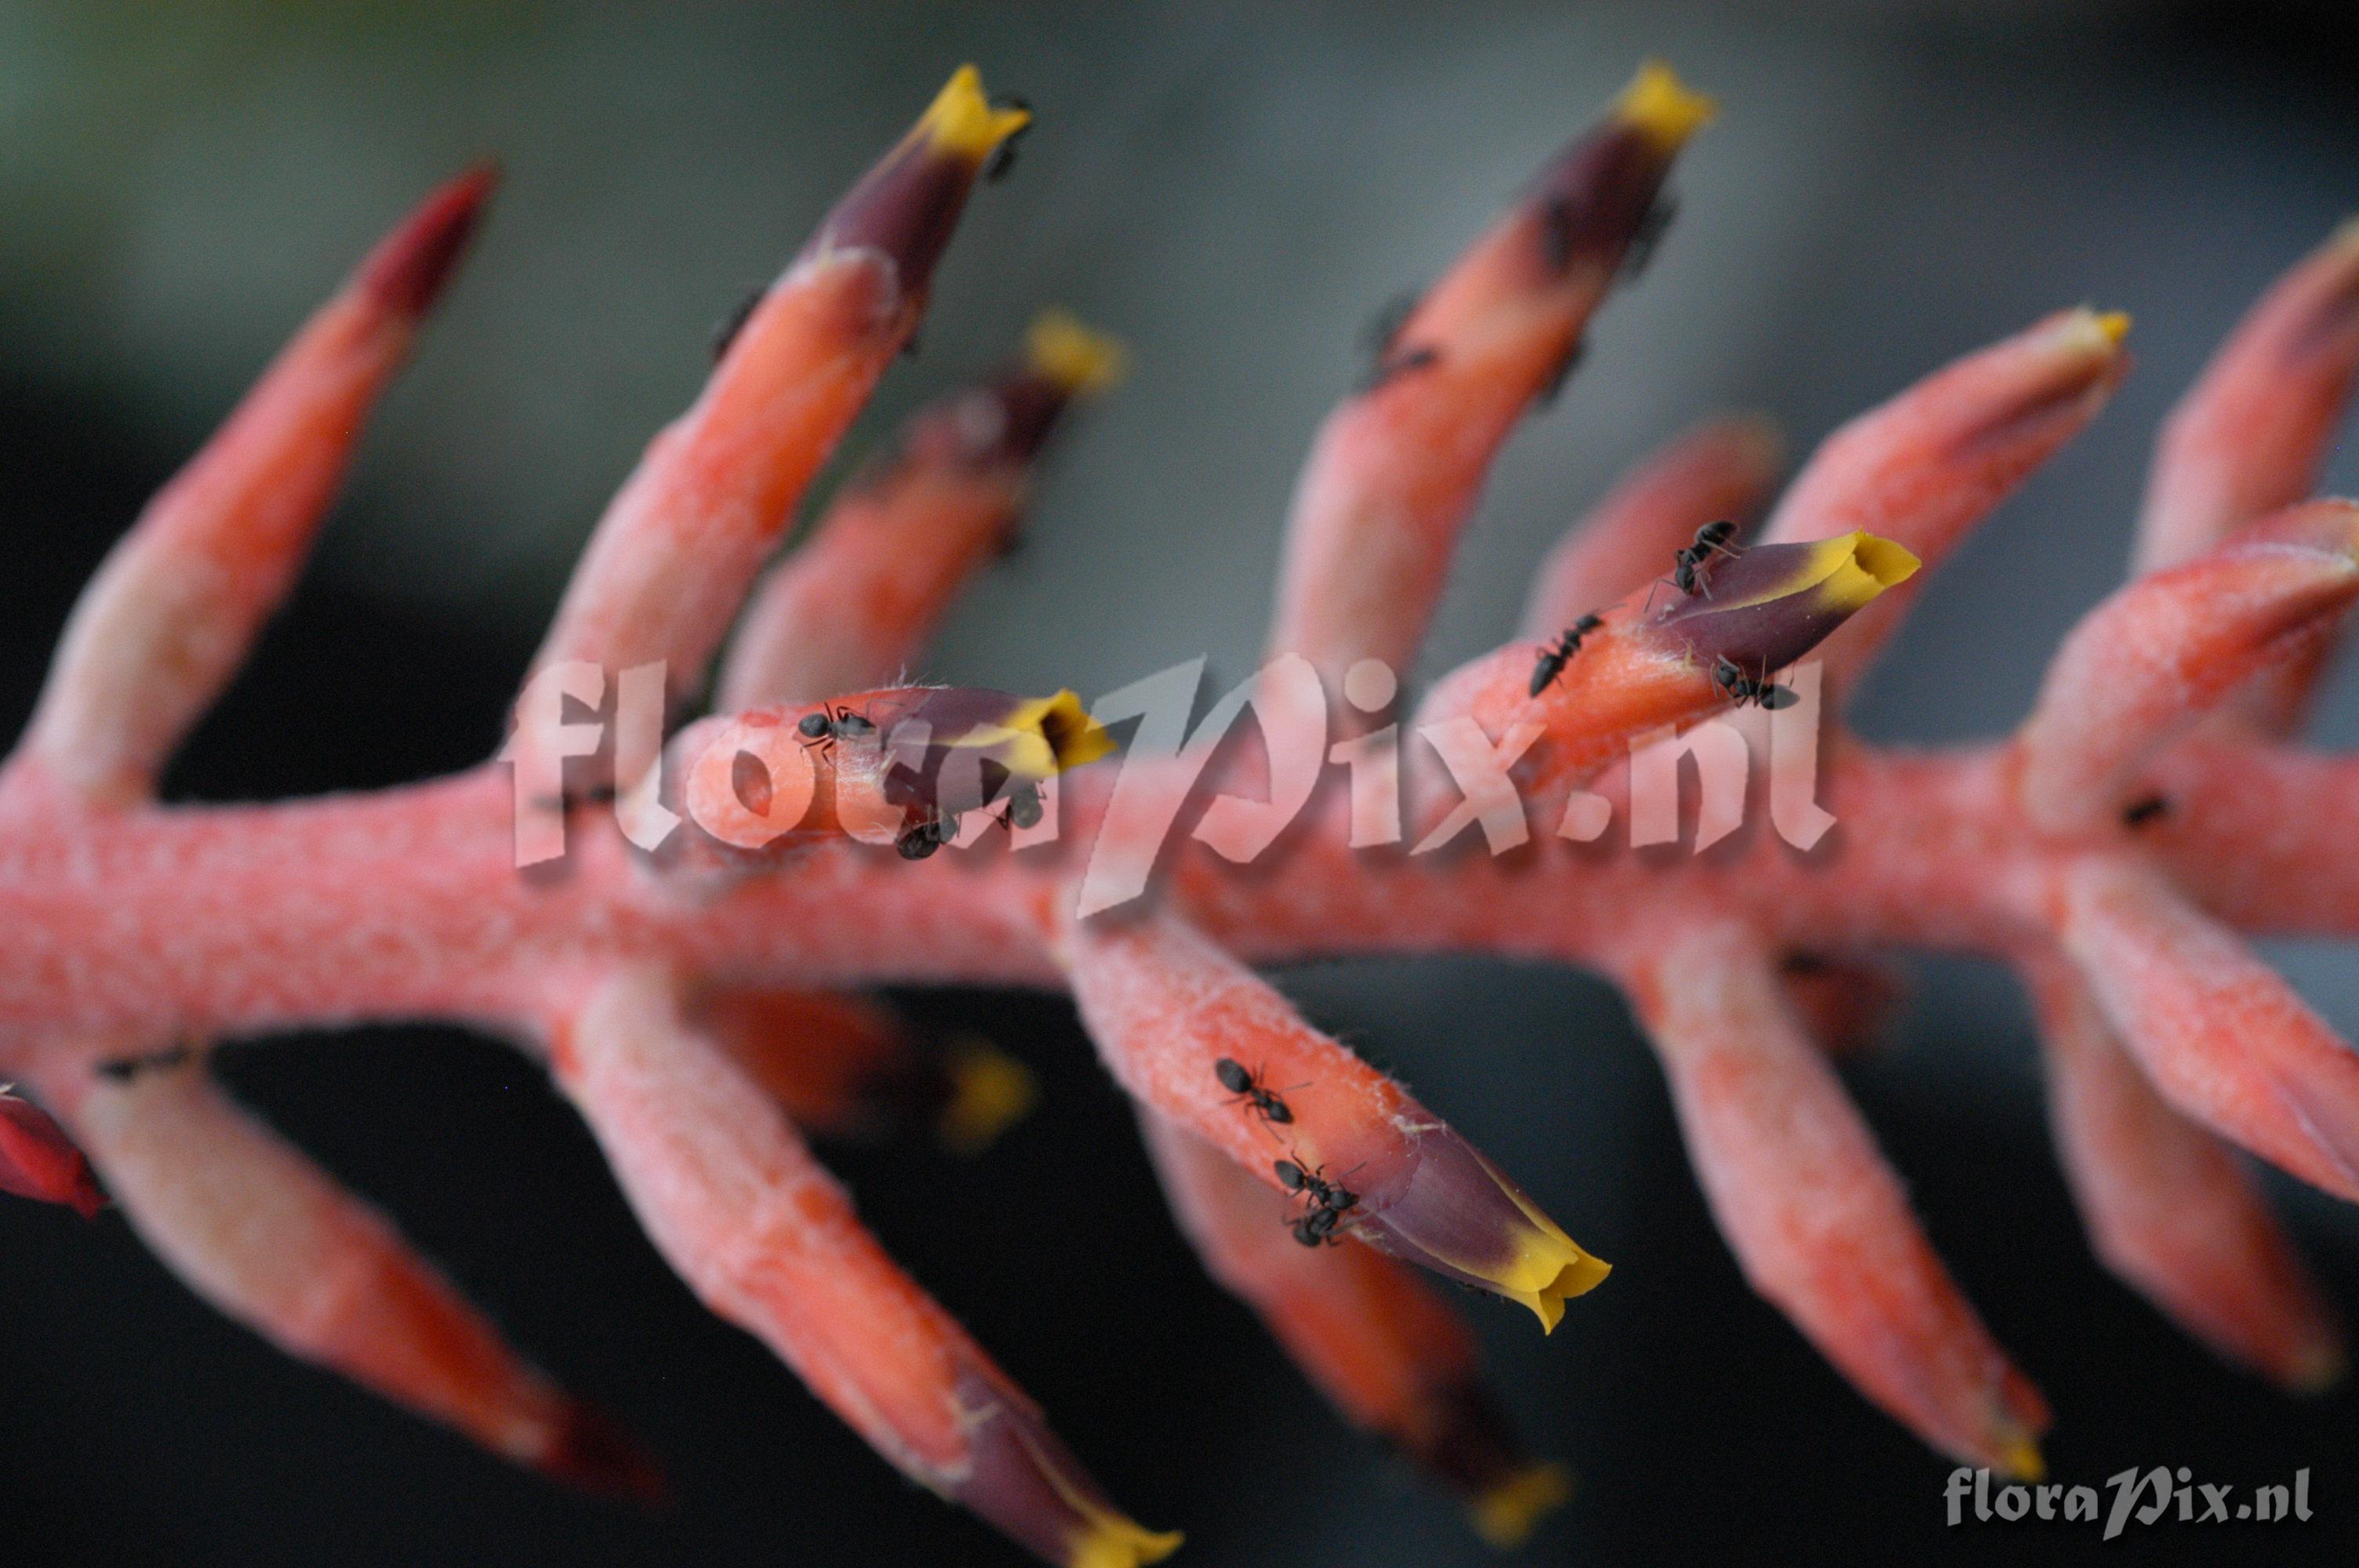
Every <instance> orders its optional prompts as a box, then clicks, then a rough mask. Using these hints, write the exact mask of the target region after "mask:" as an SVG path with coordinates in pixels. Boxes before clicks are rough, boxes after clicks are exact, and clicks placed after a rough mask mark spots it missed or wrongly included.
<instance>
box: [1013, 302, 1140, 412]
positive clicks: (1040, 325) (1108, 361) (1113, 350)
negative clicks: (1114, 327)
mask: <svg viewBox="0 0 2359 1568" xmlns="http://www.w3.org/2000/svg"><path fill="white" fill-rule="evenodd" d="M1024 357H1025V359H1026V361H1027V362H1029V363H1030V365H1031V366H1032V368H1033V369H1034V370H1036V371H1038V372H1039V373H1041V374H1042V375H1045V376H1047V377H1048V378H1049V380H1050V381H1053V382H1055V383H1056V384H1058V385H1059V386H1061V387H1063V388H1064V389H1065V395H1067V396H1069V397H1093V396H1095V395H1097V394H1099V393H1101V392H1103V391H1105V390H1106V389H1107V388H1109V387H1111V386H1113V385H1114V383H1116V382H1118V381H1120V380H1121V379H1122V373H1123V361H1124V359H1125V357H1126V356H1125V354H1124V352H1123V347H1122V343H1121V341H1120V340H1118V339H1114V338H1110V337H1108V336H1106V335H1105V334H1104V333H1103V332H1093V331H1091V330H1089V329H1088V328H1087V327H1084V326H1082V324H1081V323H1080V322H1079V321H1076V320H1075V319H1073V318H1072V317H1071V316H1070V315H1068V314H1067V313H1065V312H1064V311H1062V310H1043V311H1042V312H1041V313H1040V314H1039V316H1038V317H1037V318H1036V319H1034V320H1033V322H1032V326H1031V329H1030V330H1028V331H1027V332H1026V333H1025V334H1024Z"/></svg>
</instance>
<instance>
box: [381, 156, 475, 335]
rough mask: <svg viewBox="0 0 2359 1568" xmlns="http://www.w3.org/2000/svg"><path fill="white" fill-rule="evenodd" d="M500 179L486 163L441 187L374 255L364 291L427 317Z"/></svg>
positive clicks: (403, 310)
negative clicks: (426, 314) (428, 310)
mask: <svg viewBox="0 0 2359 1568" xmlns="http://www.w3.org/2000/svg"><path fill="white" fill-rule="evenodd" d="M499 180H500V171H499V166H498V165H496V164H495V163H492V162H490V161H489V160H485V161H484V162H482V163H478V164H475V165H473V166H472V167H470V168H468V169H467V170H466V171H465V172H464V173H462V174H460V175H457V176H455V177H454V178H451V179H448V180H445V181H444V182H443V183H442V184H440V185H439V186H437V187H436V188H435V189H434V190H433V191H432V192H431V193H430V194H429V195H428V196H427V198H426V200H423V201H421V202H419V204H418V205H417V207H415V208H414V209H412V210H411V211H410V214H409V216H408V217H407V218H405V219H403V220H402V221H401V224H400V226H399V227H398V228H397V229H395V230H394V231H393V232H392V233H390V234H387V235H386V237H385V238H384V239H383V240H381V241H379V242H378V243H377V247H376V249H375V250H374V251H371V252H370V253H369V257H368V260H367V261H365V262H364V263H362V264H361V273H360V287H362V288H363V289H364V291H366V292H367V293H368V294H370V295H372V296H374V297H375V298H376V300H377V301H378V302H379V303H380V304H382V305H384V306H385V307H386V308H387V309H390V310H396V311H398V312H400V313H401V314H403V315H405V316H421V315H424V314H425V313H426V311H427V309H428V308H429V307H430V306H432V305H433V303H434V301H435V298H436V297H438V296H439V295H440V294H441V292H442V289H443V287H444V286H445V285H446V284H448V283H449V282H450V281H451V273H452V271H453V270H454V269H456V267H457V266H458V265H459V257H460V256H461V255H462V254H464V253H465V251H466V249H467V242H468V241H469V240H470V239H472V238H473V236H474V232H475V225H476V224H478V223H479V222H482V221H483V216H484V203H485V202H487V201H489V200H491V195H492V191H493V189H494V188H495V187H496V186H497V185H498V184H499Z"/></svg>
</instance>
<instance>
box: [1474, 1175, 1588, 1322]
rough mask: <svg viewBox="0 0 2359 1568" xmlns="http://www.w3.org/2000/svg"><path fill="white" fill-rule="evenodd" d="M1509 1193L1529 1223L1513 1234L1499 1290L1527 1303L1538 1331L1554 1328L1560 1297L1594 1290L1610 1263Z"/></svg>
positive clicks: (1561, 1310) (1565, 1298)
mask: <svg viewBox="0 0 2359 1568" xmlns="http://www.w3.org/2000/svg"><path fill="white" fill-rule="evenodd" d="M1511 1196H1515V1197H1516V1206H1517V1208H1519V1209H1522V1210H1523V1212H1524V1217H1525V1218H1527V1219H1528V1220H1529V1221H1530V1222H1531V1228H1530V1229H1528V1230H1527V1231H1526V1232H1525V1233H1524V1234H1523V1235H1522V1236H1520V1237H1518V1238H1517V1242H1516V1251H1515V1256H1514V1258H1513V1260H1511V1261H1510V1262H1509V1263H1508V1264H1507V1266H1506V1268H1505V1269H1502V1270H1501V1271H1499V1272H1498V1274H1497V1276H1496V1277H1495V1284H1496V1287H1497V1289H1498V1292H1499V1293H1500V1294H1501V1295H1503V1296H1506V1298H1507V1299H1508V1300H1510V1301H1517V1302H1521V1303H1523V1304H1524V1305H1526V1306H1527V1307H1529V1308H1531V1310H1532V1314H1533V1315H1534V1316H1535V1317H1538V1319H1539V1320H1540V1332H1541V1333H1542V1334H1553V1333H1555V1332H1556V1325H1558V1324H1559V1323H1560V1322H1562V1321H1563V1320H1564V1303H1566V1302H1567V1301H1569V1300H1571V1298H1572V1297H1574V1296H1582V1295H1587V1294H1588V1293H1589V1292H1592V1291H1593V1290H1595V1289H1596V1288H1597V1287H1598V1286H1599V1285H1600V1284H1601V1283H1603V1281H1604V1279H1605V1276H1606V1275H1608V1274H1610V1273H1612V1272H1613V1271H1614V1265H1613V1264H1611V1263H1608V1262H1607V1261H1605V1260H1603V1258H1593V1257H1592V1256H1590V1255H1589V1254H1588V1253H1586V1252H1584V1251H1582V1249H1581V1244H1580V1243H1579V1242H1577V1241H1575V1240H1573V1238H1571V1237H1570V1236H1567V1235H1566V1234H1565V1233H1564V1232H1563V1231H1562V1230H1560V1229H1559V1228H1558V1227H1557V1223H1556V1221H1554V1220H1552V1219H1550V1218H1549V1217H1548V1216H1547V1215H1545V1214H1542V1213H1540V1212H1539V1210H1538V1209H1537V1208H1535V1207H1533V1206H1531V1204H1529V1203H1528V1202H1527V1201H1525V1200H1524V1199H1523V1198H1522V1197H1521V1196H1520V1195H1514V1194H1511Z"/></svg>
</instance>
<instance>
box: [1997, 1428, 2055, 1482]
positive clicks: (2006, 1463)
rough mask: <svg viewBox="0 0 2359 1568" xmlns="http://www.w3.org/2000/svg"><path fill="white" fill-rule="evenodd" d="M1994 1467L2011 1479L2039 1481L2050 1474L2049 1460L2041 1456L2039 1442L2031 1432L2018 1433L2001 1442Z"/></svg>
mask: <svg viewBox="0 0 2359 1568" xmlns="http://www.w3.org/2000/svg"><path fill="white" fill-rule="evenodd" d="M1994 1468H1995V1469H1996V1470H1997V1471H1998V1472H1999V1473H2000V1474H2001V1475H2003V1476H2006V1477H2007V1478H2008V1479H2009V1480H2015V1481H2038V1479H2040V1478H2041V1477H2042V1476H2046V1475H2047V1474H2048V1461H2047V1460H2045V1459H2043V1458H2041V1457H2040V1456H2039V1444H2037V1443H2034V1442H2033V1441H2032V1440H2031V1438H2030V1436H2029V1434H2027V1433H2017V1434H2016V1435H2014V1436H2011V1437H2008V1438H2006V1439H2005V1440H2004V1441H2002V1442H2001V1444H1999V1451H1998V1463H1997V1465H1995V1466H1994Z"/></svg>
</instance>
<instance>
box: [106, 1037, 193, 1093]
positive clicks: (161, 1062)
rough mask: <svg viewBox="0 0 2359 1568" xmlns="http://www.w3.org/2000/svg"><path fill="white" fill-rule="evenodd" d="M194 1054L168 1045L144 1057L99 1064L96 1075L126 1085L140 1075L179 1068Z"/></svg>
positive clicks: (128, 1057) (190, 1050)
mask: <svg viewBox="0 0 2359 1568" xmlns="http://www.w3.org/2000/svg"><path fill="white" fill-rule="evenodd" d="M195 1054H196V1052H195V1051H194V1050H193V1049H192V1048H190V1047H189V1046H187V1045H168V1046H166V1047H165V1048H164V1049H163V1050H161V1051H152V1052H150V1053H148V1054H147V1055H145V1056H117V1057H115V1058H114V1059H113V1060H111V1061H105V1062H101V1063H100V1064H99V1065H98V1073H99V1076H101V1077H103V1078H106V1079H108V1080H109V1081H111V1082H114V1083H118V1084H127V1083H129V1082H130V1081H131V1080H132V1079H134V1078H136V1077H137V1076H139V1075H140V1074H142V1073H147V1072H158V1071H161V1070H163V1069H164V1068H167V1067H178V1066H180V1065H184V1064H185V1063H187V1062H188V1061H189V1060H190V1058H192V1057H193V1056H194V1055H195Z"/></svg>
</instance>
